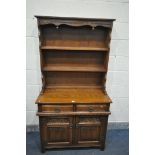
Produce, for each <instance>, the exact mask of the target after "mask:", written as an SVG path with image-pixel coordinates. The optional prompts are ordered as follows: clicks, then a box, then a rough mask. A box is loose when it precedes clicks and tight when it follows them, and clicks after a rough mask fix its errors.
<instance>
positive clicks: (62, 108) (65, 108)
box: [40, 105, 73, 113]
mask: <svg viewBox="0 0 155 155" xmlns="http://www.w3.org/2000/svg"><path fill="white" fill-rule="evenodd" d="M40 109H41V112H54V113H60V112H72V111H73V106H72V105H42V106H41V108H40Z"/></svg>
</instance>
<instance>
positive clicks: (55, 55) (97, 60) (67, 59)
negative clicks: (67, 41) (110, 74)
mask: <svg viewBox="0 0 155 155" xmlns="http://www.w3.org/2000/svg"><path fill="white" fill-rule="evenodd" d="M44 52H45V53H44V61H45V65H70V66H76V65H77V66H88V65H90V66H97V65H104V64H105V60H106V59H105V58H106V53H105V52H103V51H97V52H96V51H51V50H45V51H44Z"/></svg>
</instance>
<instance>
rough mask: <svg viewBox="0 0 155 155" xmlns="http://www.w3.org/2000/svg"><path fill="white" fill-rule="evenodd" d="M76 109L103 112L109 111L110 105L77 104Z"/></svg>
mask: <svg viewBox="0 0 155 155" xmlns="http://www.w3.org/2000/svg"><path fill="white" fill-rule="evenodd" d="M76 110H77V111H83V112H103V111H109V105H77V108H76Z"/></svg>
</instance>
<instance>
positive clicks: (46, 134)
mask: <svg viewBox="0 0 155 155" xmlns="http://www.w3.org/2000/svg"><path fill="white" fill-rule="evenodd" d="M42 134H43V141H44V145H46V146H47V147H48V146H49V147H50V146H58V145H59V146H60V145H71V144H72V118H71V117H48V118H45V119H44V122H43V123H42Z"/></svg>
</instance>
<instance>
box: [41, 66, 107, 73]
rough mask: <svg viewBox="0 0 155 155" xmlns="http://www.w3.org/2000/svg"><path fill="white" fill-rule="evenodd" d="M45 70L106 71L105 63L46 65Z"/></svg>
mask: <svg viewBox="0 0 155 155" xmlns="http://www.w3.org/2000/svg"><path fill="white" fill-rule="evenodd" d="M42 70H43V71H81V72H106V69H105V68H104V66H103V65H89V66H88V65H87V66H86V65H85V66H84V65H83V66H82V65H80V66H79V65H75V64H74V65H73V64H68V65H66V64H65V65H64V64H63V65H45V66H44V67H43V68H42Z"/></svg>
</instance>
